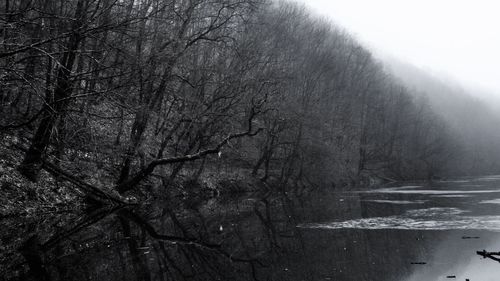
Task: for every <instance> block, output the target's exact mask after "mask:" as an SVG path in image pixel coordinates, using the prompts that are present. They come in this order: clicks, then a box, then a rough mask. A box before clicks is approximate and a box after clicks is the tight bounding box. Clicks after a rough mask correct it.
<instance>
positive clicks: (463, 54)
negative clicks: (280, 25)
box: [297, 0, 500, 96]
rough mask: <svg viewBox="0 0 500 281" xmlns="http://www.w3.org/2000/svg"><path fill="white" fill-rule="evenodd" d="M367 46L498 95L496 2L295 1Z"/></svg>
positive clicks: (499, 20) (499, 4) (499, 11)
mask: <svg viewBox="0 0 500 281" xmlns="http://www.w3.org/2000/svg"><path fill="white" fill-rule="evenodd" d="M297 1H298V2H303V3H305V4H306V6H309V7H310V8H312V10H313V11H314V12H316V13H318V14H320V15H323V16H326V17H328V18H330V19H331V20H332V21H333V22H335V23H337V24H338V25H340V26H342V27H344V28H346V29H347V30H348V31H350V32H351V34H353V35H354V36H355V37H356V38H357V39H359V40H360V41H361V42H362V43H364V44H365V45H366V46H368V47H372V48H374V49H375V50H377V49H378V50H380V51H382V52H383V53H387V54H389V55H391V56H394V57H395V58H397V59H399V60H401V61H404V62H409V63H411V64H414V65H416V66H418V67H421V68H424V69H431V70H432V71H434V72H437V73H443V74H445V75H446V76H449V77H452V78H454V79H456V80H457V81H458V82H460V83H463V84H465V85H466V86H468V88H470V86H472V87H474V86H478V87H481V88H483V89H485V90H489V91H491V92H495V94H496V95H497V96H500V1H498V0H474V1H471V0H297Z"/></svg>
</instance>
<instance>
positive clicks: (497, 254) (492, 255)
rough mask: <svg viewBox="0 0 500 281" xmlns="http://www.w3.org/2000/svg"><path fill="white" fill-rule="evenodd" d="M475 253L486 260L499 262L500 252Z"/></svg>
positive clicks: (483, 251)
mask: <svg viewBox="0 0 500 281" xmlns="http://www.w3.org/2000/svg"><path fill="white" fill-rule="evenodd" d="M476 253H477V254H478V255H480V256H482V257H483V258H485V259H486V258H488V259H492V260H494V261H497V262H500V252H486V250H482V251H477V252H476Z"/></svg>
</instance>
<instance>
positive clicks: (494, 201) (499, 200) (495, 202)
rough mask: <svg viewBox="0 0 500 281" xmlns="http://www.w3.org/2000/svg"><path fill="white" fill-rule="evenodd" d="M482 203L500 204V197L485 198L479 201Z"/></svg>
mask: <svg viewBox="0 0 500 281" xmlns="http://www.w3.org/2000/svg"><path fill="white" fill-rule="evenodd" d="M479 203H480V204H500V198H498V199H492V200H483V201H481V202H479Z"/></svg>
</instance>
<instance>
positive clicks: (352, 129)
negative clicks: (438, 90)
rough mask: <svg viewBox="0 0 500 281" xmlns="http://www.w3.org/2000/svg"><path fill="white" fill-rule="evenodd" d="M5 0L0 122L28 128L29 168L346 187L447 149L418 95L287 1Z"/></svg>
mask: <svg viewBox="0 0 500 281" xmlns="http://www.w3.org/2000/svg"><path fill="white" fill-rule="evenodd" d="M0 3H1V7H2V10H3V12H1V19H0V21H1V29H0V34H1V35H0V36H1V42H2V43H1V50H0V68H1V73H0V83H1V87H0V101H1V108H0V116H2V118H1V120H0V126H1V127H0V128H1V130H0V134H1V135H2V137H6V136H13V135H16V136H17V137H19V139H20V140H27V142H26V151H25V156H24V159H23V160H22V163H21V164H20V165H19V171H20V172H21V173H22V174H23V175H24V176H26V177H27V178H28V179H31V180H33V181H35V180H36V179H37V177H38V175H39V173H40V170H41V169H42V168H44V167H49V168H50V169H51V170H52V171H54V169H55V168H54V167H58V169H59V170H60V171H71V173H69V174H72V175H77V174H87V176H91V177H98V176H99V177H101V176H102V177H103V178H107V179H108V180H109V179H112V181H113V184H114V186H115V189H117V190H118V191H120V192H125V191H127V190H130V189H133V188H134V187H136V186H137V185H138V184H139V183H141V182H142V181H143V180H144V179H146V178H148V177H150V176H151V175H152V174H154V175H156V176H159V177H161V178H162V179H163V180H166V181H168V182H170V181H173V180H175V179H178V178H179V177H182V178H183V179H189V180H199V179H203V178H204V177H207V176H209V175H214V174H218V175H219V176H220V175H223V174H224V173H230V172H242V173H248V174H252V175H253V176H255V177H258V178H260V179H262V180H264V181H269V180H272V181H274V182H281V183H287V184H291V185H322V186H325V185H327V186H331V185H335V186H347V185H355V184H359V183H364V182H366V180H367V179H371V178H373V177H374V176H379V177H382V178H392V179H417V178H431V177H434V176H436V175H437V174H439V173H440V170H441V169H442V168H443V167H445V166H446V163H447V162H448V161H449V160H450V159H452V156H453V153H454V149H455V144H454V141H453V140H452V138H451V137H450V134H449V133H448V132H447V129H446V127H445V125H444V123H443V122H442V120H441V119H440V118H438V117H437V116H436V115H435V114H434V113H433V111H432V108H431V107H430V106H429V104H428V102H427V101H426V99H425V98H415V97H414V96H413V95H411V93H410V92H409V91H408V89H406V88H405V87H404V86H403V85H401V84H400V83H399V82H397V81H396V80H395V79H394V78H393V77H392V76H390V75H388V74H387V73H386V72H384V70H383V68H382V66H381V65H380V64H379V63H378V62H377V61H376V60H374V58H373V57H372V56H371V54H370V52H369V51H367V50H366V49H365V48H363V47H362V46H361V45H359V43H357V42H356V41H355V40H354V39H353V38H352V37H351V36H349V35H348V34H346V33H345V32H344V31H343V30H341V29H338V28H336V27H335V26H333V25H332V24H330V23H328V22H326V21H324V20H321V19H318V18H317V17H314V16H312V15H311V14H310V13H309V12H308V11H307V10H305V9H304V8H303V7H300V6H298V5H295V4H290V3H285V2H274V1H264V0H263V1H260V0H255V1H253V0H67V1H55V0H41V1H31V0H2V1H0ZM228 167H229V168H228ZM55 170H57V169H55ZM66 174H68V173H66ZM78 178H79V179H81V178H82V177H78ZM74 180H76V179H74ZM94 180H95V179H94Z"/></svg>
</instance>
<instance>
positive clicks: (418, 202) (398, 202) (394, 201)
mask: <svg viewBox="0 0 500 281" xmlns="http://www.w3.org/2000/svg"><path fill="white" fill-rule="evenodd" d="M363 202H373V203H381V204H397V205H406V204H424V203H425V202H427V200H415V201H409V200H364V201H363Z"/></svg>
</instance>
